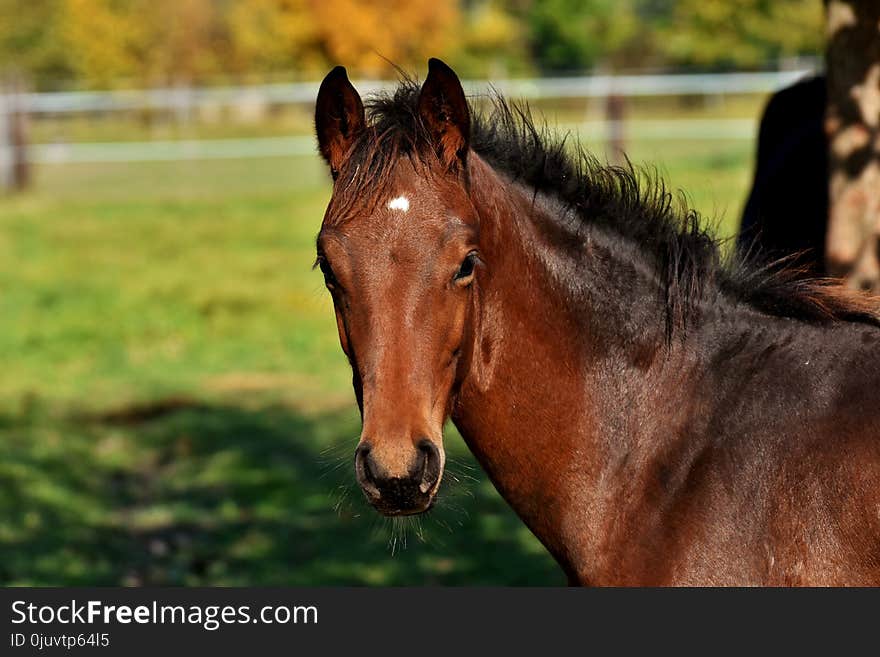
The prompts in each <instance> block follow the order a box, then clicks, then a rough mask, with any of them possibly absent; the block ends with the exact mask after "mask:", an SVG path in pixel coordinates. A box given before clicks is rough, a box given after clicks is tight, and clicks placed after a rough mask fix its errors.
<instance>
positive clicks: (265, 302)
mask: <svg viewBox="0 0 880 657" xmlns="http://www.w3.org/2000/svg"><path fill="white" fill-rule="evenodd" d="M750 154H751V144H748V143H741V142H705V141H704V142H679V143H661V142H651V143H645V144H634V145H633V149H632V152H631V155H632V157H633V159H634V160H636V161H640V160H646V159H649V160H652V161H654V162H655V163H656V164H657V165H658V166H659V168H660V170H661V171H665V172H666V173H667V174H668V178H669V179H670V180H671V183H672V184H673V186H679V187H683V188H685V189H686V190H689V192H690V195H691V197H692V200H693V203H694V204H695V206H696V207H698V208H700V209H702V210H704V211H705V212H706V213H707V214H708V215H710V216H722V217H723V221H722V222H721V223H720V224H719V225H720V231H721V232H722V233H723V234H725V235H731V234H733V232H734V230H735V225H736V222H737V218H738V214H739V208H740V206H741V202H742V199H743V195H744V193H745V190H746V188H747V182H748V177H749V168H750V167H749V158H750ZM328 194H329V186H328V184H327V180H326V176H325V173H324V170H323V167H322V165H321V163H320V162H318V160H317V158H313V157H303V158H276V159H265V160H224V161H209V162H185V163H157V164H130V165H107V164H104V165H64V166H62V165H55V166H46V167H43V168H41V169H39V170H38V171H37V176H36V183H35V186H34V189H33V190H32V191H31V192H29V193H28V194H26V195H23V196H21V197H17V198H7V199H2V200H0V365H2V373H0V583H3V584H50V585H51V584H54V585H61V584H241V585H244V584H250V585H259V584H264V585H268V584H426V583H440V584H458V583H467V584H539V583H540V584H561V583H563V577H562V575H561V573H560V572H559V571H558V569H557V568H556V566H555V565H554V564H553V562H552V560H551V559H550V558H549V556H548V555H547V554H546V553H545V552H544V550H543V549H542V548H541V546H540V545H539V544H538V542H537V541H536V540H535V539H534V537H532V536H531V535H530V534H529V532H528V531H527V530H526V529H525V528H524V527H523V525H522V524H521V523H520V522H519V520H518V519H517V518H516V517H515V515H514V514H513V513H512V512H511V511H510V510H509V509H508V508H507V507H506V505H505V504H504V503H503V502H502V501H501V499H500V498H499V497H498V495H497V494H496V493H495V491H494V490H493V489H492V487H491V485H490V484H489V483H488V482H487V480H486V478H485V476H484V475H483V474H482V473H481V471H480V470H479V469H478V468H477V467H476V466H475V464H474V462H473V460H472V458H471V457H470V455H469V454H468V452H467V450H466V448H465V447H464V445H463V444H462V442H461V440H460V438H458V436H457V435H456V434H455V432H454V430H452V429H450V431H449V432H448V436H447V443H448V449H449V452H450V455H451V457H452V458H451V460H452V465H451V466H450V468H451V470H450V471H451V473H452V474H455V475H456V476H457V478H458V479H459V480H460V481H458V482H456V481H453V477H449V484H450V485H449V486H447V487H446V490H445V497H444V499H443V501H442V502H443V503H442V504H441V505H440V508H439V509H438V510H437V511H436V512H435V513H432V514H431V515H430V516H429V517H427V518H424V519H421V520H420V521H416V520H413V521H411V522H409V523H391V522H389V521H385V520H383V519H380V518H379V517H378V516H377V515H376V514H375V513H374V512H373V511H372V510H371V509H369V508H367V507H366V505H365V504H364V503H363V501H362V500H361V495H360V493H359V492H358V491H357V490H355V489H354V481H353V472H352V468H351V457H352V454H353V449H354V446H355V443H356V436H357V435H358V431H359V425H358V417H357V413H356V408H355V405H354V400H353V395H352V393H351V388H350V373H349V371H348V366H347V363H346V362H345V359H344V357H343V355H342V353H341V351H340V349H339V347H338V344H337V337H336V329H335V325H334V321H333V317H332V310H331V307H330V302H329V299H328V297H327V295H326V293H324V291H323V289H322V286H321V282H320V276H319V275H318V274H316V273H315V272H313V271H312V269H311V265H312V262H313V259H314V236H315V233H316V232H317V229H318V227H319V224H320V219H321V216H322V213H323V208H324V205H325V204H326V201H327V198H328ZM404 539H405V540H406V543H407V544H406V548H405V549H403V546H402V542H403V541H404ZM392 546H393V550H392Z"/></svg>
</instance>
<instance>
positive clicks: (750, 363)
mask: <svg viewBox="0 0 880 657" xmlns="http://www.w3.org/2000/svg"><path fill="white" fill-rule="evenodd" d="M315 121H316V129H317V134H318V142H319V146H320V150H321V153H322V155H323V156H324V158H325V159H326V161H327V162H328V164H329V166H330V170H331V172H332V174H333V178H334V185H333V194H332V197H331V199H330V203H329V206H328V208H327V212H326V214H325V216H324V221H323V225H322V227H321V231H320V233H319V235H318V240H317V252H318V258H317V262H318V264H319V265H320V267H321V270H322V271H323V273H324V277H325V281H326V283H327V287H328V289H329V290H330V293H331V294H332V296H333V302H334V306H335V311H336V320H337V327H338V330H339V339H340V342H341V345H342V348H343V350H344V351H345V353H346V354H347V356H348V358H349V361H350V362H351V366H352V373H353V383H354V390H355V395H356V398H357V402H358V404H359V406H360V408H361V413H362V417H363V430H362V435H361V439H360V442H359V445H358V447H357V449H356V452H355V471H356V476H357V479H358V481H359V482H360V484H361V487H362V488H363V491H364V494H365V495H366V497H367V499H368V500H369V501H370V502H371V503H372V504H373V505H374V506H375V507H376V508H377V509H378V510H379V511H381V512H382V513H384V514H388V515H399V514H411V513H419V512H422V511H426V510H427V509H428V508H430V506H431V504H432V502H433V500H434V498H435V495H436V494H437V491H438V489H439V487H440V483H441V478H442V474H443V466H444V451H443V444H442V428H443V424H444V421H445V420H446V418H447V417H451V418H452V420H453V422H454V423H455V424H456V426H457V427H458V429H459V430H460V432H461V434H462V436H463V437H464V439H465V441H466V442H467V444H468V446H469V447H470V449H471V450H472V451H473V453H474V454H475V456H476V458H477V459H478V460H479V462H480V464H481V465H482V467H483V468H484V469H485V470H486V472H487V473H488V474H489V476H490V478H491V479H492V481H493V483H494V484H495V486H496V487H497V488H498V490H499V491H500V493H501V495H502V496H503V497H504V498H505V499H506V500H507V502H508V503H509V504H510V505H511V506H512V507H513V508H514V509H515V510H516V512H517V513H518V514H519V516H520V517H521V518H522V519H523V521H524V522H525V523H526V524H527V525H528V527H529V528H530V529H531V530H532V531H533V532H534V533H535V535H537V536H538V538H539V539H540V540H541V541H542V542H543V543H544V545H545V546H546V547H547V549H548V550H549V551H550V553H551V554H552V555H553V556H554V557H555V558H556V559H557V561H558V562H559V564H560V565H561V566H562V568H563V569H564V570H565V572H566V573H567V574H568V576H569V578H570V580H571V581H572V582H574V583H581V584H627V585H641V584H655V585H668V584H717V585H721V584H778V585H793V584H880V512H878V509H880V315H878V312H877V310H878V309H877V308H876V307H873V306H871V305H870V302H869V301H868V300H867V299H864V298H857V297H851V296H850V295H849V293H848V292H847V291H846V290H845V289H844V288H843V287H839V286H827V285H821V284H815V283H806V282H803V281H799V280H795V279H792V277H791V274H790V273H786V272H782V273H779V272H777V273H770V272H768V271H766V270H763V269H759V268H756V267H753V266H750V265H748V264H744V263H738V264H737V263H732V264H729V265H724V264H722V260H721V256H720V252H719V250H718V247H717V244H716V243H715V241H714V240H713V239H712V238H711V237H710V236H708V235H707V234H706V233H704V232H703V230H702V229H701V228H700V226H699V225H698V217H697V216H696V215H695V214H694V213H692V212H688V211H686V210H684V209H682V208H679V207H678V206H676V205H675V204H674V203H673V201H672V200H671V196H670V194H668V193H667V192H666V190H665V189H664V188H663V186H662V185H659V184H657V183H655V182H651V181H647V182H646V181H644V180H640V179H639V177H638V176H636V175H635V174H634V173H633V171H632V170H630V169H628V168H614V167H604V166H601V165H599V164H598V163H597V162H596V161H595V160H594V159H593V158H592V157H591V156H590V155H588V154H586V153H585V152H583V151H582V150H580V149H579V148H577V145H576V144H570V145H569V146H571V148H568V147H566V146H565V145H564V144H563V143H562V142H560V141H558V140H554V139H553V138H552V137H551V136H550V135H549V134H547V132H546V131H545V130H543V129H541V128H539V127H536V126H535V125H534V123H533V122H532V120H531V118H530V117H529V115H528V113H527V112H526V111H524V110H522V109H520V108H518V107H516V106H512V105H509V104H507V103H506V102H505V101H503V100H502V99H500V98H496V99H495V102H494V110H492V111H491V112H490V113H489V114H488V115H487V116H481V115H479V114H477V113H475V112H474V111H473V109H472V108H471V107H470V106H469V104H468V102H467V101H466V99H465V95H464V92H463V90H462V87H461V85H460V83H459V81H458V78H457V77H456V75H455V74H454V73H453V71H452V70H451V69H450V68H449V67H447V66H446V65H445V64H443V63H442V62H440V61H438V60H431V61H430V62H429V73H428V77H427V79H426V80H425V83H424V85H423V86H421V88H420V87H419V86H417V85H416V84H414V83H412V82H411V81H408V80H405V81H403V82H402V83H401V84H400V86H399V88H398V89H397V90H396V92H395V93H394V94H393V95H390V96H385V95H380V96H378V97H375V98H373V99H371V100H370V101H369V102H368V104H367V107H366V111H365V107H364V105H363V103H362V101H361V99H360V97H359V96H358V94H357V92H356V91H355V89H354V87H353V86H352V85H351V83H350V82H349V81H348V78H347V76H346V74H345V71H344V69H342V68H341V67H337V68H336V69H334V70H333V71H331V72H330V74H329V75H328V76H327V78H326V79H325V80H324V82H323V84H322V85H321V89H320V92H319V95H318V100H317V107H316V115H315ZM572 151H574V152H572Z"/></svg>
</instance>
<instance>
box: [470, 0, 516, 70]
mask: <svg viewBox="0 0 880 657" xmlns="http://www.w3.org/2000/svg"><path fill="white" fill-rule="evenodd" d="M463 20H464V29H463V31H462V34H463V36H462V40H461V42H460V44H459V49H458V53H457V54H456V55H455V56H454V57H453V61H454V63H455V68H456V70H459V71H460V72H462V73H464V74H465V75H469V76H475V77H476V76H485V77H490V78H497V77H504V76H506V75H509V74H511V73H513V74H520V73H524V72H528V71H529V69H530V59H531V58H530V57H529V53H528V48H527V46H526V43H525V33H526V30H525V27H524V26H523V24H522V21H521V20H520V18H519V17H518V16H516V15H515V14H514V13H513V12H512V11H511V10H510V8H509V7H507V6H505V4H504V3H502V2H499V1H496V0H488V1H485V0H484V1H477V2H465V3H464V5H463Z"/></svg>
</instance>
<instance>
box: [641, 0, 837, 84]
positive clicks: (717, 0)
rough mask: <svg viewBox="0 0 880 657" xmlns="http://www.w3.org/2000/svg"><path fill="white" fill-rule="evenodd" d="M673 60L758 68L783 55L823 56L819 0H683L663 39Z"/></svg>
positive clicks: (662, 44)
mask: <svg viewBox="0 0 880 657" xmlns="http://www.w3.org/2000/svg"><path fill="white" fill-rule="evenodd" d="M658 43H659V44H661V47H662V49H663V52H664V54H665V55H666V56H667V57H668V58H669V59H670V60H671V61H673V62H676V63H681V64H695V65H698V66H740V67H756V66H763V65H766V64H767V62H768V61H774V60H776V59H778V58H779V57H785V56H792V55H800V54H814V55H815V54H819V53H821V52H822V49H823V45H824V44H823V14H822V3H821V2H819V0H736V1H735V2H733V1H731V0H678V2H676V3H675V5H674V12H673V14H672V17H671V20H670V21H669V23H668V25H667V27H666V29H665V30H664V34H663V38H662V39H660V40H659V41H658Z"/></svg>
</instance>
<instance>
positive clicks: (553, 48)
mask: <svg viewBox="0 0 880 657" xmlns="http://www.w3.org/2000/svg"><path fill="white" fill-rule="evenodd" d="M524 18H525V20H526V22H527V25H528V30H529V44H530V47H531V51H532V54H533V55H534V57H535V60H536V63H537V65H538V66H539V67H540V68H541V69H543V70H545V71H575V70H582V69H584V68H589V67H591V66H593V65H595V64H597V63H600V62H603V61H604V62H606V63H610V62H611V60H612V59H613V55H614V54H615V53H617V52H619V51H620V50H621V49H622V48H623V47H624V46H626V45H627V43H628V42H629V41H630V40H631V39H632V37H633V36H634V35H635V34H636V32H637V15H636V13H635V11H634V0H540V1H534V2H531V3H529V5H528V6H527V8H526V9H525V12H524Z"/></svg>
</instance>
